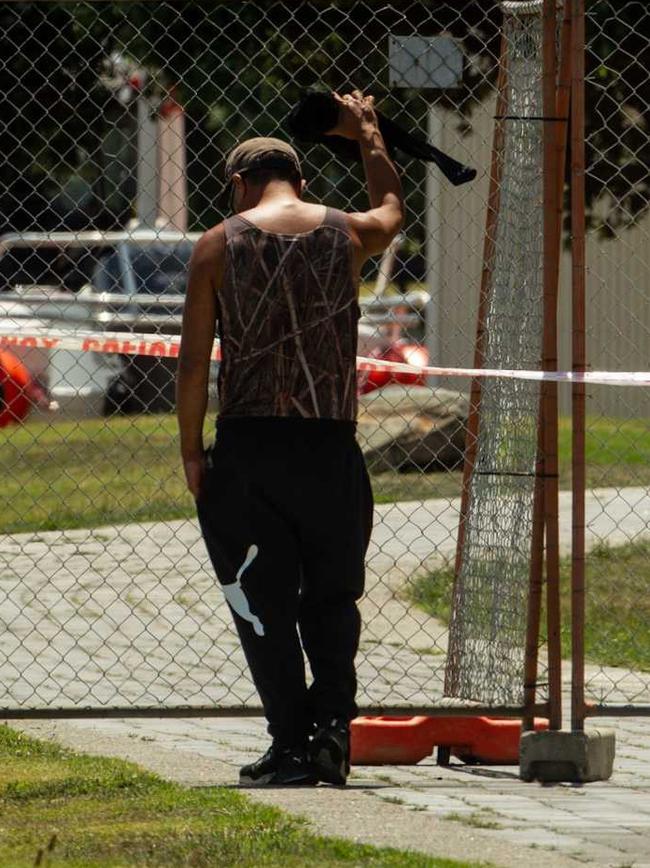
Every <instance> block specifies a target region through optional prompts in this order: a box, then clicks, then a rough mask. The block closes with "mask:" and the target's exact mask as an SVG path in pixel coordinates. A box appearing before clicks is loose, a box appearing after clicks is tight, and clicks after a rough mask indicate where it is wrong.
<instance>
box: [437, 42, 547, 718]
mask: <svg viewBox="0 0 650 868" xmlns="http://www.w3.org/2000/svg"><path fill="white" fill-rule="evenodd" d="M506 57H507V45H506V40H505V38H504V37H502V38H501V50H500V53H499V73H498V78H497V102H496V112H495V114H496V120H495V128H494V137H493V143H492V163H491V167H490V187H489V191H488V202H487V217H486V225H485V240H484V244H483V269H482V272H481V289H480V295H479V305H478V320H477V326H476V344H475V349H474V367H475V368H482V367H483V361H484V358H485V320H486V318H487V310H488V304H489V300H490V292H491V290H492V269H493V268H494V252H495V246H496V233H497V225H498V220H499V203H500V198H501V176H502V173H503V143H504V121H503V120H502V118H503V117H504V115H506V114H507V112H506V83H507V67H506V64H507V60H506ZM480 403H481V381H480V380H479V379H474V380H472V385H471V388H470V397H469V413H468V419H467V434H466V437H465V455H464V463H463V487H462V491H461V500H460V518H459V521H458V536H457V538H456V563H455V569H454V587H453V591H452V606H455V605H456V595H457V592H458V591H457V589H458V576H459V574H460V569H461V564H462V557H463V545H464V542H465V523H466V521H467V512H468V509H469V492H470V485H471V481H472V473H473V470H474V463H475V461H476V452H477V447H478V430H479V424H480ZM457 658H458V651H457V648H456V643H455V641H454V634H453V632H452V635H451V636H450V639H449V648H448V651H447V661H448V663H447V671H446V675H445V693H446V694H449V695H453V694H454V691H455V684H454V679H455V674H454V672H455V666H454V661H455V660H457ZM450 662H451V664H452V665H451V666H450V665H449V664H450ZM533 703H534V699H533Z"/></svg>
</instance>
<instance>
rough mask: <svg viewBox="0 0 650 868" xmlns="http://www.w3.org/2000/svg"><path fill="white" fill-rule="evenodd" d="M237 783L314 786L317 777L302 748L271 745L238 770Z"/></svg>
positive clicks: (257, 785)
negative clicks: (263, 752)
mask: <svg viewBox="0 0 650 868" xmlns="http://www.w3.org/2000/svg"><path fill="white" fill-rule="evenodd" d="M239 783H240V784H244V785H245V786H247V787H265V786H270V787H283V786H285V787H288V786H293V787H299V786H314V785H315V784H317V783H318V778H317V777H316V774H315V773H314V770H313V768H312V766H311V763H310V762H309V757H308V756H307V751H306V750H305V749H304V748H280V747H275V746H274V745H271V747H270V748H269V749H268V750H267V752H266V753H265V754H264V756H263V757H260V759H258V760H256V761H255V762H254V763H249V765H246V766H242V767H241V769H240V770H239Z"/></svg>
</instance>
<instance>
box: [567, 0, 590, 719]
mask: <svg viewBox="0 0 650 868" xmlns="http://www.w3.org/2000/svg"><path fill="white" fill-rule="evenodd" d="M571 11H572V26H571V33H572V40H571V43H572V45H571V57H572V65H571V233H572V242H571V259H572V268H571V288H572V292H571V294H572V308H573V309H572V316H573V336H572V337H573V339H572V356H573V359H572V368H573V370H574V371H576V372H579V373H580V372H584V371H585V370H586V340H585V334H586V327H585V326H586V318H585V135H584V133H585V87H584V74H585V11H584V0H571ZM585 397H586V396H585V386H584V383H574V384H573V386H572V413H573V438H572V450H571V451H572V455H571V459H572V460H571V464H572V472H573V521H572V539H571V542H572V545H571V649H572V660H571V729H572V730H574V731H578V730H583V729H584V722H585V659H584V657H585V649H584V632H585V484H586V481H585Z"/></svg>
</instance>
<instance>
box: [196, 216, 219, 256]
mask: <svg viewBox="0 0 650 868" xmlns="http://www.w3.org/2000/svg"><path fill="white" fill-rule="evenodd" d="M225 222H226V221H225V220H222V221H221V222H220V223H217V224H216V226H212V227H211V228H210V229H206V231H205V232H204V233H203V235H201V237H200V238H199V240H198V241H197V242H196V247H195V248H194V250H195V255H198V256H201V255H206V254H215V253H219V252H221V251H222V250H223V248H224V246H225V242H226V228H225V226H224V224H225Z"/></svg>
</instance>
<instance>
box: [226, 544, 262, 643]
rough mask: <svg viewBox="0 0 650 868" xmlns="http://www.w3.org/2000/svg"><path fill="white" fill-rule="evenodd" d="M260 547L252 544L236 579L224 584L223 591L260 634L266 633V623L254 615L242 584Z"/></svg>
mask: <svg viewBox="0 0 650 868" xmlns="http://www.w3.org/2000/svg"><path fill="white" fill-rule="evenodd" d="M258 551H259V549H258V548H257V546H256V545H252V546H250V548H249V549H248V551H247V552H246V559H245V560H244V563H243V564H242V565H241V567H240V568H239V569H238V570H237V576H236V581H235V582H233V583H232V584H230V585H222V588H223V592H224V594H225V596H226V600H228V603H229V604H230V605H231V606H232V608H233V609H234V610H235V612H237V614H238V615H239V616H240V618H243V619H244V621H248V622H249V623H250V624H252V625H253V630H255V633H256V634H257V635H258V636H263V635H264V625H263V624H262V622H261V621H260V619H259V618H258V617H257V615H253V613H252V612H251V609H250V605H249V602H248V598H247V597H246V594H245V593H244V590H243V588H242V586H241V577H242V575H243V574H244V571H245V570H247V569H248V568H249V567H250V565H251V564H252V563H253V561H254V560H255V558H256V557H257V554H258Z"/></svg>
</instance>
